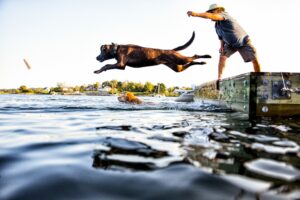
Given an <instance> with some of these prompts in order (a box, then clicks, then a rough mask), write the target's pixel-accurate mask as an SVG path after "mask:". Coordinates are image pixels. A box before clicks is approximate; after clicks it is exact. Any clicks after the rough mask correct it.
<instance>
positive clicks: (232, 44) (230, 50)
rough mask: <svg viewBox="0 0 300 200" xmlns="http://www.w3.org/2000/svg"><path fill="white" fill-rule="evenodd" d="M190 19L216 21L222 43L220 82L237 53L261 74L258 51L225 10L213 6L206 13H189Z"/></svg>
mask: <svg viewBox="0 0 300 200" xmlns="http://www.w3.org/2000/svg"><path fill="white" fill-rule="evenodd" d="M187 15H188V16H189V17H190V16H192V17H201V18H205V19H211V20H212V21H215V22H216V24H215V28H216V32H217V35H218V37H219V39H220V42H221V47H220V60H219V69H218V80H220V79H221V78H222V75H223V71H224V69H225V64H226V59H227V58H229V57H230V56H231V55H232V54H234V53H235V52H237V51H238V52H239V53H240V54H241V56H242V58H243V60H244V61H245V62H250V61H251V62H252V63H253V68H254V71H255V72H260V71H261V69H260V64H259V62H258V59H257V54H256V49H255V48H254V46H253V45H252V44H251V41H250V38H249V36H248V34H247V33H246V32H245V31H244V29H243V28H242V27H241V26H240V25H239V24H238V23H237V21H236V20H235V19H234V18H232V17H231V16H230V15H229V14H228V13H227V12H225V8H224V7H222V6H220V5H217V4H212V5H210V6H209V9H208V10H207V11H206V12H205V13H195V12H192V11H188V12H187Z"/></svg>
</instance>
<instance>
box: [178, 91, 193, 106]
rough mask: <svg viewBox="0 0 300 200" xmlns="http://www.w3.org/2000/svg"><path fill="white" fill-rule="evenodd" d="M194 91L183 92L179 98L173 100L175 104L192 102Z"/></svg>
mask: <svg viewBox="0 0 300 200" xmlns="http://www.w3.org/2000/svg"><path fill="white" fill-rule="evenodd" d="M194 97H195V94H194V90H186V91H183V92H182V93H181V95H180V96H179V97H177V99H175V101H177V102H187V103H188V102H194Z"/></svg>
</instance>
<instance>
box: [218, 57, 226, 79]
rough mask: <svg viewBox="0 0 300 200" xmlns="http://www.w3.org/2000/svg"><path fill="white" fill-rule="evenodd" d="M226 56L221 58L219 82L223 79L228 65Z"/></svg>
mask: <svg viewBox="0 0 300 200" xmlns="http://www.w3.org/2000/svg"><path fill="white" fill-rule="evenodd" d="M226 59H227V57H226V56H220V60H219V71H218V80H220V79H222V76H223V72H224V69H225V65H226Z"/></svg>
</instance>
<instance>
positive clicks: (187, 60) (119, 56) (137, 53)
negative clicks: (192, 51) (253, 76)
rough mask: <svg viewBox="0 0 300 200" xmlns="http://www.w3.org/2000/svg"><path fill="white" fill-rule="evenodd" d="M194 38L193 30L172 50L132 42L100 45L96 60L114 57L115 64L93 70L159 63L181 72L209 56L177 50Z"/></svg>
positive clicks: (199, 63) (183, 47)
mask: <svg viewBox="0 0 300 200" xmlns="http://www.w3.org/2000/svg"><path fill="white" fill-rule="evenodd" d="M194 38H195V32H193V35H192V37H191V39H190V40H189V41H188V42H187V43H186V44H184V45H182V46H179V47H176V48H175V49H173V50H162V49H154V48H146V47H141V46H137V45H133V44H128V45H117V44H114V43H112V44H111V45H102V46H101V48H100V50H101V53H100V55H99V56H97V58H96V59H97V60H98V61H100V62H103V61H105V60H109V59H113V58H114V59H116V60H117V63H116V64H107V65H105V66H103V67H102V68H101V69H99V70H96V71H94V73H96V74H99V73H101V72H103V71H106V70H111V69H122V70H124V69H125V67H126V66H130V67H134V68H140V67H148V66H154V65H159V64H164V65H166V66H168V67H169V68H171V69H172V70H173V71H175V72H182V71H184V70H186V69H187V68H188V67H190V66H192V65H204V64H206V63H205V62H195V61H194V60H196V59H199V58H211V56H210V55H194V56H193V57H187V56H183V55H181V54H180V53H178V52H177V51H180V50H183V49H186V48H187V47H188V46H190V45H191V44H192V42H193V41H194Z"/></svg>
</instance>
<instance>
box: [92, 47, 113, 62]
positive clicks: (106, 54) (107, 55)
mask: <svg viewBox="0 0 300 200" xmlns="http://www.w3.org/2000/svg"><path fill="white" fill-rule="evenodd" d="M117 48H118V45H117V44H114V43H112V44H110V45H109V44H105V45H102V46H101V48H100V51H101V53H100V55H99V56H97V58H96V59H97V60H98V61H100V62H103V61H105V60H109V59H112V58H115V56H116V54H117Z"/></svg>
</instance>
